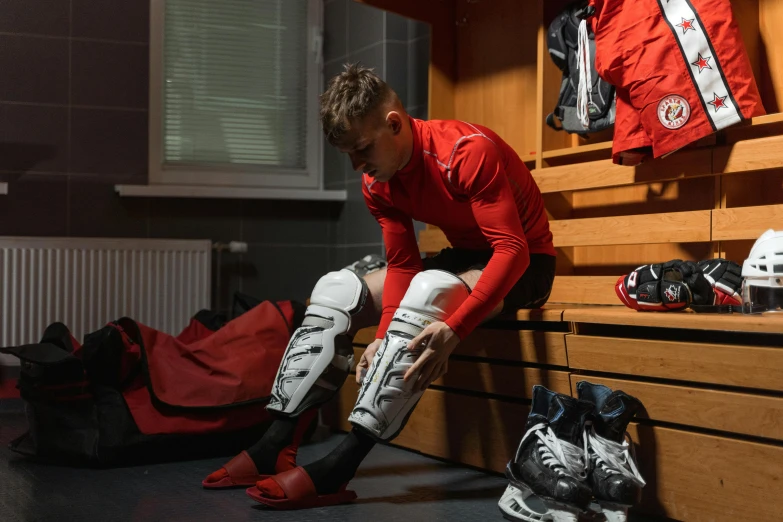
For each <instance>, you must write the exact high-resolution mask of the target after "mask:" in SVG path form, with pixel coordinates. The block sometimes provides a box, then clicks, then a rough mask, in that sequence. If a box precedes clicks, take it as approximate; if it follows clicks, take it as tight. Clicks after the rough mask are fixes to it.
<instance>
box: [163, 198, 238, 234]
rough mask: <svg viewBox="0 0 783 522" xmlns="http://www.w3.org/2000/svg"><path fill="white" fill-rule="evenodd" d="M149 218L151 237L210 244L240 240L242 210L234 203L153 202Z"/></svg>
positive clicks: (226, 200)
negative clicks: (207, 241)
mask: <svg viewBox="0 0 783 522" xmlns="http://www.w3.org/2000/svg"><path fill="white" fill-rule="evenodd" d="M149 215H150V237H156V238H181V239H209V240H211V241H213V242H217V241H220V242H228V241H239V240H240V239H241V220H242V218H241V208H240V202H239V201H237V200H233V199H221V200H217V199H185V198H182V199H172V198H162V199H158V198H152V199H151V200H150V208H149Z"/></svg>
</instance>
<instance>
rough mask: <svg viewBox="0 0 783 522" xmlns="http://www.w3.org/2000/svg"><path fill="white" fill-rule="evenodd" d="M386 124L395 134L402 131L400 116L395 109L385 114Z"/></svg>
mask: <svg viewBox="0 0 783 522" xmlns="http://www.w3.org/2000/svg"><path fill="white" fill-rule="evenodd" d="M386 125H388V126H389V129H391V131H392V134H394V135H395V136H396V135H398V134H399V133H400V132H402V116H400V113H399V112H397V111H390V112H389V113H388V114H386Z"/></svg>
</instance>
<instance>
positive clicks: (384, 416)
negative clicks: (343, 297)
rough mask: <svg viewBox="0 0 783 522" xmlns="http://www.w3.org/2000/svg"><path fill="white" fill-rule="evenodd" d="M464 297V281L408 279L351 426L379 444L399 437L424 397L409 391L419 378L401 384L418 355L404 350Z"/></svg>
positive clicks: (428, 275) (427, 275)
mask: <svg viewBox="0 0 783 522" xmlns="http://www.w3.org/2000/svg"><path fill="white" fill-rule="evenodd" d="M468 295H470V289H469V288H468V287H467V285H466V284H465V283H464V281H462V280H461V279H460V278H459V277H457V276H456V275H454V274H451V273H449V272H444V271H441V270H427V271H424V272H420V273H419V274H417V275H416V276H415V277H414V278H413V280H412V281H411V284H410V286H409V288H408V291H407V292H406V293H405V297H403V299H402V302H401V303H400V306H399V308H398V309H397V312H395V314H394V318H393V319H392V322H391V324H390V325H389V328H388V330H387V331H386V335H385V336H384V338H383V341H382V343H381V346H380V348H379V349H378V352H377V353H376V355H375V357H374V358H373V361H372V364H371V365H370V368H369V370H368V372H367V376H366V377H365V379H364V381H363V382H362V388H361V390H360V392H359V397H358V399H357V401H356V405H355V406H354V409H353V411H352V412H351V415H350V417H349V419H348V420H349V421H350V422H351V423H352V424H353V425H354V426H357V427H358V428H360V429H362V430H363V431H365V432H367V433H369V434H370V435H371V436H372V437H374V438H376V439H378V440H381V441H390V440H392V439H393V438H394V437H396V436H397V435H398V434H399V432H400V431H402V428H403V427H404V426H405V423H406V422H407V420H408V417H409V416H410V414H411V412H412V411H413V408H414V406H415V405H416V403H417V402H418V401H419V398H420V397H421V394H422V393H423V392H416V393H414V392H413V391H412V390H413V386H414V385H415V383H416V380H417V377H418V375H414V376H412V377H411V378H410V379H409V380H408V382H404V381H403V376H404V375H405V372H407V371H408V368H410V367H411V366H412V365H413V363H414V362H416V360H417V359H418V358H419V355H420V354H421V350H420V349H415V350H408V349H407V345H408V342H409V341H410V340H411V339H413V338H414V337H416V336H417V335H419V334H420V333H421V332H422V330H424V328H425V327H426V326H427V325H428V324H430V323H432V322H435V321H443V320H445V319H446V318H447V317H449V316H450V315H451V314H453V313H454V311H456V309H457V308H459V306H460V305H461V304H462V303H463V302H464V301H465V299H467V298H468Z"/></svg>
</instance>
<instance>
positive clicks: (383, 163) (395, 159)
mask: <svg viewBox="0 0 783 522" xmlns="http://www.w3.org/2000/svg"><path fill="white" fill-rule="evenodd" d="M390 120H391V121H390ZM399 141H400V124H399V116H398V115H396V113H394V115H393V116H391V117H389V116H387V117H386V118H384V117H382V116H381V117H373V116H372V115H368V116H367V117H365V118H364V119H362V120H354V121H353V122H351V129H350V130H349V131H348V132H346V133H345V136H343V139H342V140H340V143H338V144H337V147H338V149H339V150H340V152H344V153H346V154H348V156H349V157H350V158H351V166H352V167H353V170H356V171H360V172H366V173H367V175H368V176H370V177H372V178H374V179H376V180H378V181H389V180H390V179H391V178H392V177H393V176H394V174H395V173H396V172H397V169H399V167H400V161H401V156H402V153H401V148H400V143H399Z"/></svg>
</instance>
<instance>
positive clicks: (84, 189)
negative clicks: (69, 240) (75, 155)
mask: <svg viewBox="0 0 783 522" xmlns="http://www.w3.org/2000/svg"><path fill="white" fill-rule="evenodd" d="M68 182H69V190H68V201H69V204H68V213H69V215H70V230H69V235H71V236H75V237H147V230H148V225H149V222H148V216H149V201H148V200H145V199H137V198H121V197H120V196H119V195H118V194H117V193H116V192H115V190H114V184H113V183H111V182H109V183H107V182H105V181H103V180H101V179H100V178H98V177H94V176H70V178H69V181H68Z"/></svg>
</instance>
